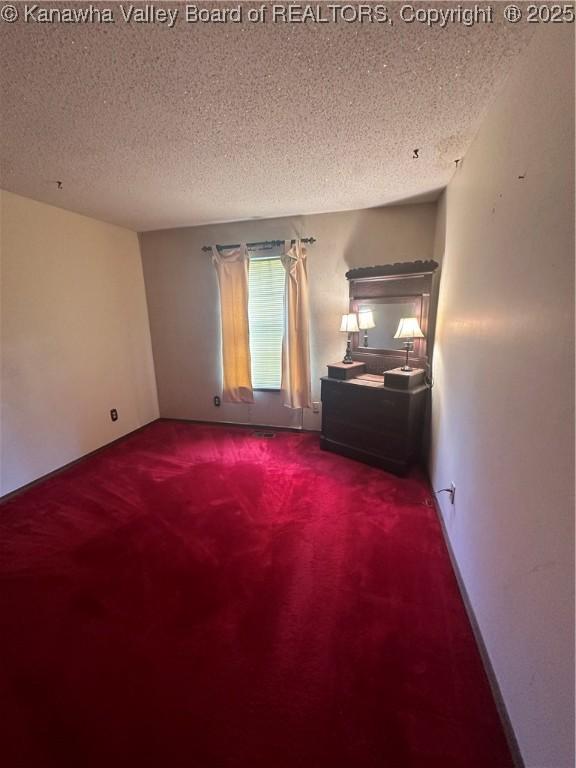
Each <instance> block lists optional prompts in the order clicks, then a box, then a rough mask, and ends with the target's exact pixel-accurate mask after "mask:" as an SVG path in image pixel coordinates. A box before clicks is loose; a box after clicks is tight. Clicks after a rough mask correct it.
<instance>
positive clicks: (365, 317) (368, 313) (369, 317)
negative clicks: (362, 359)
mask: <svg viewBox="0 0 576 768" xmlns="http://www.w3.org/2000/svg"><path fill="white" fill-rule="evenodd" d="M358 327H359V328H360V330H361V331H364V346H365V347H367V346H368V329H369V328H376V324H375V322H374V313H373V312H372V310H371V309H361V310H360V311H359V312H358Z"/></svg>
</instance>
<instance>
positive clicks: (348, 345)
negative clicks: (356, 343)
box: [342, 339, 354, 365]
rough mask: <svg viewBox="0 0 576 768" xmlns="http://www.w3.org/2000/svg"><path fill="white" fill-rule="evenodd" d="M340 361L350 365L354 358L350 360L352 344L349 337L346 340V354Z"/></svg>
mask: <svg viewBox="0 0 576 768" xmlns="http://www.w3.org/2000/svg"><path fill="white" fill-rule="evenodd" d="M342 362H343V363H345V364H346V365H350V364H351V363H353V362H354V360H352V344H351V342H350V339H348V341H347V342H346V354H345V355H344V359H343V360H342Z"/></svg>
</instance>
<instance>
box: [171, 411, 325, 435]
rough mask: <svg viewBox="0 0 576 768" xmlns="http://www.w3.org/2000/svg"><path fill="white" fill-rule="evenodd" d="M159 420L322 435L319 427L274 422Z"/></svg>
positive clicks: (175, 418) (173, 418)
mask: <svg viewBox="0 0 576 768" xmlns="http://www.w3.org/2000/svg"><path fill="white" fill-rule="evenodd" d="M158 421H183V422H185V423H187V424H206V426H208V427H240V429H267V430H274V431H275V432H297V433H299V434H300V433H302V432H307V433H311V434H316V435H320V431H319V430H317V429H304V427H275V426H274V425H273V424H247V423H245V422H240V421H206V420H205V419H182V418H177V417H172V416H161V417H160V418H159V419H158Z"/></svg>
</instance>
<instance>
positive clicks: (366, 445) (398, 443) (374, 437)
mask: <svg viewBox="0 0 576 768" xmlns="http://www.w3.org/2000/svg"><path fill="white" fill-rule="evenodd" d="M322 434H323V435H324V436H325V437H326V438H327V439H328V440H333V441H334V442H336V443H340V444H342V445H353V446H356V447H358V448H361V449H362V450H364V451H367V452H369V453H373V454H377V455H390V456H395V457H397V458H399V459H406V458H408V456H409V455H410V446H409V440H408V438H407V436H406V435H403V434H402V433H394V432H387V431H383V430H381V429H379V428H377V427H374V428H370V427H364V426H360V425H355V424H349V423H346V422H342V421H339V420H338V419H336V418H328V419H326V420H325V421H324V424H323V425H322Z"/></svg>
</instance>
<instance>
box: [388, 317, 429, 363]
mask: <svg viewBox="0 0 576 768" xmlns="http://www.w3.org/2000/svg"><path fill="white" fill-rule="evenodd" d="M394 338H395V339H403V340H404V349H405V350H406V363H405V364H404V365H403V366H402V369H401V370H403V371H411V370H412V368H410V366H409V365H408V355H409V353H410V352H411V351H412V350H413V349H414V339H423V338H424V334H423V333H422V331H421V329H420V326H419V325H418V319H417V318H416V317H402V318H401V319H400V322H399V323H398V329H397V331H396V333H395V334H394Z"/></svg>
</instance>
